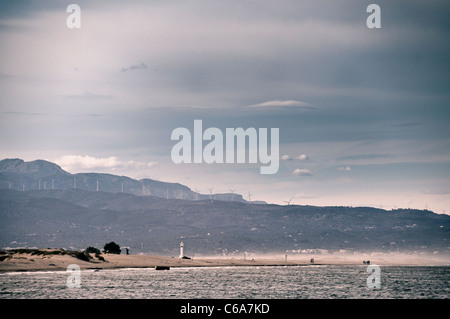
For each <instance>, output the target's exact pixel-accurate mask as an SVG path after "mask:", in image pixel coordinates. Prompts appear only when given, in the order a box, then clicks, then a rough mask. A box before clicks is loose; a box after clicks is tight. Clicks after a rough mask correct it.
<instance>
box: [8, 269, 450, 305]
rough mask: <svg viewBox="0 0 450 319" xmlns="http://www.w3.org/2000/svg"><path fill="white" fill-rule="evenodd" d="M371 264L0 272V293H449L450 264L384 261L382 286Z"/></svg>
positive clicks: (183, 295)
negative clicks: (76, 277)
mask: <svg viewBox="0 0 450 319" xmlns="http://www.w3.org/2000/svg"><path fill="white" fill-rule="evenodd" d="M366 270H367V266H363V265H361V266H319V265H315V266H298V267H297V266H295V267H293V266H291V267H211V268H208V267H204V268H201V267H199V268H172V269H171V270H169V271H156V270H154V269H119V270H100V271H94V270H86V271H81V273H80V279H81V287H80V288H68V287H67V278H68V276H69V275H70V273H68V272H65V271H54V272H26V273H25V272H9V273H2V274H0V299H19V298H27V299H30V298H33V299H36V298H83V299H87V298H96V299H98V298H100V299H109V298H121V299H122V298H123V299H128V298H146V299H150V298H164V299H165V298H212V299H215V298H244V299H253V298H278V299H290V298H364V299H366V298H409V299H411V298H438V299H448V298H449V297H450V267H441V266H433V267H419V266H408V267H404V266H381V273H380V288H379V289H373V288H368V287H367V278H368V277H369V275H370V274H369V273H367V272H366Z"/></svg>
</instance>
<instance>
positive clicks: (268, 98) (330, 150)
mask: <svg viewBox="0 0 450 319" xmlns="http://www.w3.org/2000/svg"><path fill="white" fill-rule="evenodd" d="M71 3H76V4H78V5H79V7H80V16H79V17H80V20H79V21H80V28H69V27H68V24H67V19H68V17H69V16H70V15H71V14H72V12H67V7H68V6H69V4H71ZM372 3H376V4H378V5H379V7H380V18H381V20H380V21H381V28H374V29H370V28H368V26H367V23H366V20H367V18H368V17H369V15H370V14H371V13H368V12H366V9H367V6H368V5H369V4H372ZM449 13H450V4H449V3H448V1H446V0H435V1H432V2H429V1H417V0H412V1H411V0H410V1H406V0H399V1H385V0H383V1H381V0H370V1H364V0H360V1H355V0H333V1H331V0H329V1H323V0H315V1H312V0H311V1H293V0H292V1H289V0H281V1H273V0H272V1H268V0H260V1H255V0H240V1H234V0H231V1H215V0H184V1H181V0H174V1H162V0H161V1H116V0H112V1H107V2H106V1H92V0H90V1H77V0H71V1H61V0H60V1H45V0H44V1H31V0H30V1H20V0H19V1H1V3H0V43H1V45H0V158H2V159H3V158H22V159H24V160H26V161H31V160H35V159H46V160H49V161H52V162H55V163H57V164H58V165H60V166H61V167H62V168H63V169H65V170H67V171H69V172H70V173H79V172H93V171H95V172H106V173H111V174H117V175H126V176H130V177H133V178H138V179H140V178H153V179H157V180H161V181H168V182H179V183H182V184H184V185H186V186H188V187H190V188H191V189H193V190H195V189H197V190H198V191H200V192H201V193H205V194H207V193H209V190H208V189H209V188H211V187H213V188H214V189H213V192H215V193H216V192H217V193H221V192H229V191H230V189H233V190H235V192H236V193H239V194H242V195H243V196H244V198H247V197H248V194H249V193H250V194H252V196H251V199H252V200H265V201H267V202H269V203H276V204H286V202H288V201H290V203H291V204H298V205H319V206H329V205H331V206H334V205H337V206H342V205H343V206H374V207H380V208H385V209H392V208H394V209H395V208H417V209H430V210H433V211H435V212H436V213H447V214H448V213H450V90H449V89H450V58H449V57H450V41H449V39H450V21H449V20H448V16H449ZM196 119H197V120H202V123H203V128H204V129H206V128H209V127H216V128H219V129H220V130H222V131H223V132H225V130H226V128H238V127H242V128H244V129H246V128H250V127H253V128H256V129H259V128H268V129H270V128H279V157H280V159H279V161H280V163H279V170H278V172H277V173H276V174H270V175H264V174H260V170H259V168H260V166H262V165H261V163H256V164H252V163H242V164H236V163H234V164H232V163H222V164H219V163H212V164H206V163H201V164H199V163H192V164H187V163H181V164H175V163H173V161H172V158H171V150H172V147H173V146H174V145H175V144H176V141H173V140H171V133H172V131H173V130H174V129H176V128H179V127H184V128H187V129H189V130H190V131H191V132H193V126H194V120H196ZM205 144H206V142H205Z"/></svg>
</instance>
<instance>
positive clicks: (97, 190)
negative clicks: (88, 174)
mask: <svg viewBox="0 0 450 319" xmlns="http://www.w3.org/2000/svg"><path fill="white" fill-rule="evenodd" d="M97 192H98V178H97Z"/></svg>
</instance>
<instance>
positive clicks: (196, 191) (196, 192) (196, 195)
mask: <svg viewBox="0 0 450 319" xmlns="http://www.w3.org/2000/svg"><path fill="white" fill-rule="evenodd" d="M198 192H199V191H198V189H197V187H196V188H195V200H198Z"/></svg>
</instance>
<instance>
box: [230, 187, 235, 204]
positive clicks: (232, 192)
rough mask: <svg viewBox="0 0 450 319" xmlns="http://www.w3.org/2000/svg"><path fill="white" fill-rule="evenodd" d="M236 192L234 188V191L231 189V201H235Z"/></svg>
mask: <svg viewBox="0 0 450 319" xmlns="http://www.w3.org/2000/svg"><path fill="white" fill-rule="evenodd" d="M235 190H236V188H234V189H230V192H231V201H233V199H234V191H235Z"/></svg>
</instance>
